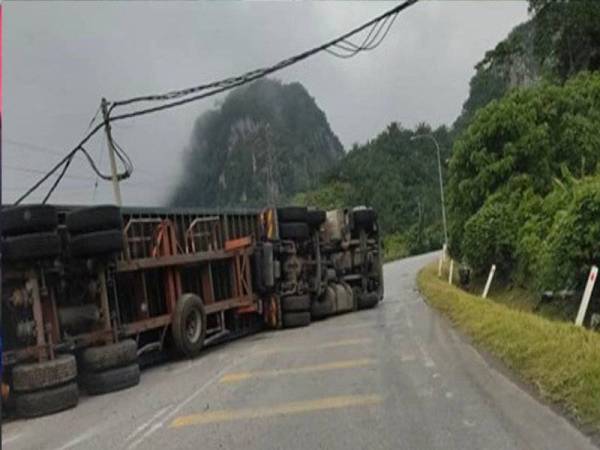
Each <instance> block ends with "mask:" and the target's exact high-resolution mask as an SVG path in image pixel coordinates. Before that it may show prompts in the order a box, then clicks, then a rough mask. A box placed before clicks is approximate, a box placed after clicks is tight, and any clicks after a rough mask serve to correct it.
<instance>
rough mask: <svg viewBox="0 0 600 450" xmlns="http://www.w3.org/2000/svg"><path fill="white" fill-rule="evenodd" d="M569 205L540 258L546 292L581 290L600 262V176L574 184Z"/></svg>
mask: <svg viewBox="0 0 600 450" xmlns="http://www.w3.org/2000/svg"><path fill="white" fill-rule="evenodd" d="M572 189H573V192H572V194H570V195H569V194H564V195H565V197H566V198H569V197H570V202H569V204H568V206H567V207H566V209H565V210H563V211H562V212H559V213H557V214H556V216H555V220H554V223H553V224H552V227H551V228H550V232H549V234H548V238H547V239H546V241H545V244H544V246H543V248H542V252H541V256H540V264H539V265H540V268H541V270H540V274H539V280H538V285H539V287H540V288H543V289H562V288H565V287H582V285H583V284H584V283H585V281H586V278H587V274H588V272H589V270H590V266H591V265H592V264H598V262H599V261H600V176H596V177H589V178H586V179H583V180H580V181H578V182H576V183H575V184H574V185H573V188H572Z"/></svg>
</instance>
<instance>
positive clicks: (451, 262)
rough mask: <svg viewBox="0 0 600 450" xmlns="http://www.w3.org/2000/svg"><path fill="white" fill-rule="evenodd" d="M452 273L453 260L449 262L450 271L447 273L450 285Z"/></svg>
mask: <svg viewBox="0 0 600 450" xmlns="http://www.w3.org/2000/svg"><path fill="white" fill-rule="evenodd" d="M453 272H454V260H453V259H451V260H450V270H449V271H448V283H450V284H452V274H453Z"/></svg>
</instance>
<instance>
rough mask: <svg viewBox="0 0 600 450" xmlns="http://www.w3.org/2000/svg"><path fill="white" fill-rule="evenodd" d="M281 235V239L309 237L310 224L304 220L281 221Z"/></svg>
mask: <svg viewBox="0 0 600 450" xmlns="http://www.w3.org/2000/svg"><path fill="white" fill-rule="evenodd" d="M279 237H280V238H281V239H307V238H308V225H307V224H306V223H303V222H290V223H280V224H279Z"/></svg>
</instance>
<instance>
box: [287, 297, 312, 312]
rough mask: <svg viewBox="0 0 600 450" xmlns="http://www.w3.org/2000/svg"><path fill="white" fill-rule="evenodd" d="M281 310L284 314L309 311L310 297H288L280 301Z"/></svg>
mask: <svg viewBox="0 0 600 450" xmlns="http://www.w3.org/2000/svg"><path fill="white" fill-rule="evenodd" d="M281 309H282V310H283V311H284V312H288V311H291V312H294V311H308V310H310V297H309V296H308V295H290V296H289V297H283V298H282V299H281Z"/></svg>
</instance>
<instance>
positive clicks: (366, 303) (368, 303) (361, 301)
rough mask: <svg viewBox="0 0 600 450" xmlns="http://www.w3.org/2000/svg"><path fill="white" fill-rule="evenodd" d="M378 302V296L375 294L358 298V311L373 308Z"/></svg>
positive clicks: (367, 294)
mask: <svg viewBox="0 0 600 450" xmlns="http://www.w3.org/2000/svg"><path fill="white" fill-rule="evenodd" d="M378 302H379V296H378V295H377V293H376V292H367V293H366V294H363V295H361V296H359V297H358V309H368V308H373V307H374V306H375V305H377V303H378Z"/></svg>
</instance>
